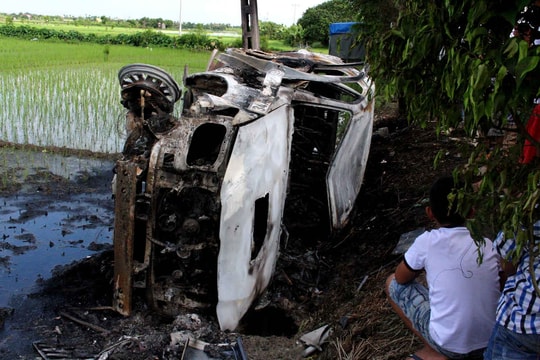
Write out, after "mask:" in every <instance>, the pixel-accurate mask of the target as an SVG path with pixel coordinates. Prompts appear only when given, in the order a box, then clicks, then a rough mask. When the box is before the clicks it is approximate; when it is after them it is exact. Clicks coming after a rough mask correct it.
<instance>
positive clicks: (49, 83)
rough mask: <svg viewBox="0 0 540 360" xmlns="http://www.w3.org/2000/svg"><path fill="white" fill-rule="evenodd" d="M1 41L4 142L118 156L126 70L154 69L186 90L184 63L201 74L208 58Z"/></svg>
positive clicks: (0, 134)
mask: <svg viewBox="0 0 540 360" xmlns="http://www.w3.org/2000/svg"><path fill="white" fill-rule="evenodd" d="M0 41H1V43H2V46H1V47H0V63H1V64H2V66H1V67H0V109H1V110H0V140H2V141H5V142H11V143H16V144H30V145H36V146H43V147H60V148H66V149H80V150H89V151H93V152H102V153H116V152H119V151H121V147H122V144H123V142H124V136H125V133H124V115H125V112H124V108H123V107H122V105H121V104H120V86H119V84H118V79H117V74H118V71H119V70H120V68H122V67H123V66H125V65H128V64H132V63H146V64H152V65H155V66H158V67H160V68H162V69H164V70H165V71H167V72H168V73H169V74H170V75H171V76H172V77H173V78H174V79H175V80H176V81H177V82H178V83H179V85H181V83H182V77H183V73H184V66H186V65H187V67H188V71H189V73H194V72H199V71H203V70H204V69H205V68H206V65H207V62H208V60H209V57H210V53H209V52H193V51H189V50H184V49H166V48H139V47H131V46H104V45H98V44H82V43H77V44H70V43H60V42H59V43H54V42H42V41H28V40H20V39H13V38H0ZM179 108H180V106H179V105H178V104H177V110H176V111H177V115H179V114H178V112H179Z"/></svg>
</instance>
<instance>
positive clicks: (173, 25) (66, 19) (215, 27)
mask: <svg viewBox="0 0 540 360" xmlns="http://www.w3.org/2000/svg"><path fill="white" fill-rule="evenodd" d="M2 15H4V16H5V17H6V23H9V22H11V23H12V22H13V20H17V21H18V22H22V23H27V22H28V23H30V22H45V23H70V24H73V25H76V26H90V25H91V26H106V27H125V28H136V29H177V28H179V26H178V21H173V20H167V19H163V18H148V17H143V18H140V19H117V18H111V17H108V16H51V15H38V14H30V13H18V14H2ZM182 28H183V29H186V30H192V29H198V28H202V29H204V30H207V31H224V30H227V29H234V28H238V29H240V26H236V27H234V26H231V25H230V24H222V23H210V24H201V23H193V22H182Z"/></svg>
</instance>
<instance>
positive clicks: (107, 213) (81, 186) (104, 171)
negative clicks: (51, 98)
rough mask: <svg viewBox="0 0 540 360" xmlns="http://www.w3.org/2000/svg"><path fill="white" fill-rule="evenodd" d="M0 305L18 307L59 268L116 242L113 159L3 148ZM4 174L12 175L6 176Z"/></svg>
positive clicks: (0, 206)
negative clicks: (5, 187) (9, 186)
mask: <svg viewBox="0 0 540 360" xmlns="http://www.w3.org/2000/svg"><path fill="white" fill-rule="evenodd" d="M2 157H3V159H4V164H3V171H5V173H4V177H3V178H4V179H9V181H12V182H18V183H19V184H18V185H17V184H15V185H16V186H15V187H14V189H15V190H14V191H11V192H6V193H3V194H2V195H0V236H1V238H0V307H16V306H17V304H18V303H19V302H20V301H21V299H22V298H24V297H25V296H26V295H27V294H29V293H30V292H32V291H33V290H35V288H36V285H39V283H40V281H41V280H44V279H47V278H49V277H51V274H52V271H53V269H55V267H57V266H62V265H66V264H69V263H71V262H73V261H75V260H80V259H82V258H84V257H86V256H90V255H92V254H95V253H96V252H97V251H102V250H104V249H105V248H107V247H110V246H112V225H113V200H112V199H111V192H110V185H109V184H110V179H109V177H110V178H112V172H111V169H112V167H113V162H112V161H110V160H97V159H91V158H89V159H82V158H78V157H72V156H63V155H55V154H50V153H46V152H31V151H18V150H13V149H10V150H6V149H3V148H2V149H1V150H0V158H2ZM6 174H9V176H7V175H6Z"/></svg>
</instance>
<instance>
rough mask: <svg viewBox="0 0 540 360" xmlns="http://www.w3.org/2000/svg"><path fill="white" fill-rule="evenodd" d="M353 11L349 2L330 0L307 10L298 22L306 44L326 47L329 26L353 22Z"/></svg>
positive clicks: (346, 0)
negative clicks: (318, 43) (336, 23)
mask: <svg viewBox="0 0 540 360" xmlns="http://www.w3.org/2000/svg"><path fill="white" fill-rule="evenodd" d="M355 16H356V15H355V11H354V8H353V6H352V4H351V2H350V1H349V0H330V1H327V2H324V3H322V4H320V5H317V6H315V7H312V8H309V9H307V10H306V12H305V13H304V14H303V15H302V17H301V18H300V19H299V20H298V25H300V26H301V28H302V29H303V31H304V34H303V37H304V40H305V41H306V42H307V43H311V44H312V43H314V42H320V43H321V44H324V45H325V46H328V39H329V26H330V24H331V23H335V22H347V21H354V20H355Z"/></svg>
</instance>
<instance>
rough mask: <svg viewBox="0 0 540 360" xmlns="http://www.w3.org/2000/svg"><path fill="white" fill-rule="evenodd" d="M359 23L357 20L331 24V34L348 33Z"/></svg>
mask: <svg viewBox="0 0 540 360" xmlns="http://www.w3.org/2000/svg"><path fill="white" fill-rule="evenodd" d="M357 24H358V23H357V22H341V23H332V24H330V35H335V34H348V33H350V32H351V29H352V27H353V26H354V25H357Z"/></svg>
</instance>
